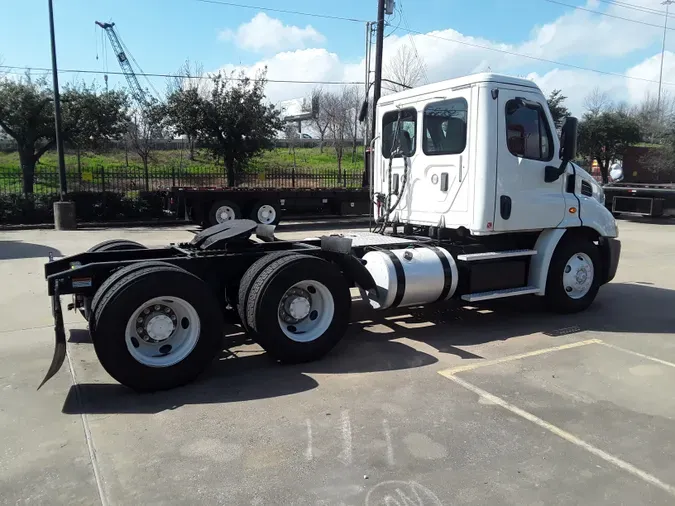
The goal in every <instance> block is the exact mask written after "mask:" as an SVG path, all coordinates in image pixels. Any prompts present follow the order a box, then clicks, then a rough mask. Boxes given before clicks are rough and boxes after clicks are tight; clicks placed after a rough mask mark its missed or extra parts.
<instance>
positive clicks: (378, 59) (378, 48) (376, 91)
mask: <svg viewBox="0 0 675 506" xmlns="http://www.w3.org/2000/svg"><path fill="white" fill-rule="evenodd" d="M384 3H385V0H378V2H377V36H376V41H375V82H374V83H373V116H372V117H373V124H372V125H371V132H372V135H371V139H374V138H375V128H376V126H377V121H376V118H375V111H376V109H377V102H378V100H380V96H381V94H382V50H383V49H384V48H383V46H384Z"/></svg>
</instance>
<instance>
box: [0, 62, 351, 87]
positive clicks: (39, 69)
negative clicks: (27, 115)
mask: <svg viewBox="0 0 675 506" xmlns="http://www.w3.org/2000/svg"><path fill="white" fill-rule="evenodd" d="M0 68H4V69H10V72H8V73H9V74H14V75H20V74H21V73H20V72H12V71H11V70H12V69H16V70H22V71H24V72H30V71H36V72H51V69H49V68H45V67H15V66H11V65H0ZM58 71H59V73H60V74H97V75H101V74H109V75H114V76H124V73H123V72H104V71H101V70H87V69H58ZM136 75H139V76H143V77H164V78H183V79H211V78H212V77H214V76H215V75H217V74H211V75H205V76H190V75H181V74H153V73H147V72H143V73H137V74H136ZM221 79H223V80H225V81H246V80H248V81H251V82H259V81H265V82H267V83H279V84H326V85H352V84H354V85H357V84H359V85H363V84H364V82H363V81H305V80H296V79H267V78H265V79H256V78H253V77H252V78H246V77H224V76H221Z"/></svg>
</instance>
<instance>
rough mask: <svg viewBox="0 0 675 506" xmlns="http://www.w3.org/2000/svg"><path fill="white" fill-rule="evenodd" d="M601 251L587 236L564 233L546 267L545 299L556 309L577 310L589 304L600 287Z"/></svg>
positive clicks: (569, 311)
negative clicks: (565, 235)
mask: <svg viewBox="0 0 675 506" xmlns="http://www.w3.org/2000/svg"><path fill="white" fill-rule="evenodd" d="M601 271H602V269H601V265H600V252H599V251H598V247H597V246H596V245H595V244H594V243H593V242H592V241H590V240H588V239H586V238H582V237H579V236H574V235H573V236H571V237H569V238H567V239H565V238H564V237H563V240H562V241H561V242H560V244H559V245H558V247H557V248H556V250H555V252H554V253H553V257H552V258H551V264H550V265H549V268H548V276H547V279H546V295H545V298H546V303H547V305H548V307H549V309H551V310H552V311H555V312H557V313H565V314H567V313H577V312H579V311H583V310H584V309H586V308H588V307H589V306H590V305H591V304H592V303H593V301H594V300H595V297H596V296H597V295H598V290H599V289H600V277H601V276H600V273H601Z"/></svg>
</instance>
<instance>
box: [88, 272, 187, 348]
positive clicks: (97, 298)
mask: <svg viewBox="0 0 675 506" xmlns="http://www.w3.org/2000/svg"><path fill="white" fill-rule="evenodd" d="M148 267H163V268H165V269H174V270H177V271H182V272H186V271H185V270H184V269H182V268H180V267H177V266H175V265H173V264H169V263H166V262H160V261H159V260H150V261H147V262H137V263H134V264H131V265H127V266H126V267H122V268H121V269H118V270H116V271H115V272H113V273H112V274H111V275H110V277H109V278H108V279H106V280H105V281H104V282H103V284H102V285H101V286H99V288H98V290H96V293H95V294H94V297H93V299H92V301H91V306H90V311H89V334H90V335H91V339H92V341H93V340H94V339H95V337H94V333H95V332H96V309H97V308H98V305H99V304H100V302H101V299H103V297H104V296H105V294H106V293H108V290H110V288H111V287H112V286H115V284H116V283H117V281H118V280H120V279H122V278H123V277H125V276H127V275H129V274H131V273H132V272H136V271H140V270H142V269H147V268H148Z"/></svg>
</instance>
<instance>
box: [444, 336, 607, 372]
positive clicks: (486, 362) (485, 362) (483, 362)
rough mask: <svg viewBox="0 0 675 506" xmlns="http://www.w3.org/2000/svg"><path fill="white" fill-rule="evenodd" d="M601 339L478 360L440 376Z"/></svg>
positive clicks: (451, 369)
mask: <svg viewBox="0 0 675 506" xmlns="http://www.w3.org/2000/svg"><path fill="white" fill-rule="evenodd" d="M601 343H602V341H601V340H600V339H588V340H586V341H579V342H576V343H570V344H562V345H560V346H553V347H552V348H544V349H541V350H534V351H528V352H527V353H520V354H519V355H509V356H507V357H502V358H496V359H494V360H476V361H475V362H473V363H471V364H467V365H460V366H457V367H451V368H450V369H445V370H443V371H439V374H441V375H442V376H446V377H449V376H452V375H453V374H457V373H458V372H465V371H472V370H473V369H478V368H479V367H486V366H488V365H495V364H503V363H504V362H512V361H513V360H520V359H521V358H527V357H535V356H537V355H543V354H545V353H552V352H554V351H561V350H569V349H570V348H578V347H579V346H587V345H589V344H601Z"/></svg>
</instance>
